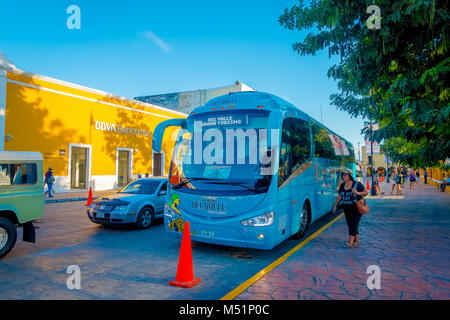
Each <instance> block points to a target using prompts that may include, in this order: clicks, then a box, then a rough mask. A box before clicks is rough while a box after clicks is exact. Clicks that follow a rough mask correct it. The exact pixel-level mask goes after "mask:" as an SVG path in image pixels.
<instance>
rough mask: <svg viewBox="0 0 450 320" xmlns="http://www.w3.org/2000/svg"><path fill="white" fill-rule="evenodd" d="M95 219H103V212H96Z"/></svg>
mask: <svg viewBox="0 0 450 320" xmlns="http://www.w3.org/2000/svg"><path fill="white" fill-rule="evenodd" d="M96 217H97V218H100V219H102V218H104V217H105V214H104V213H103V212H97V216H96Z"/></svg>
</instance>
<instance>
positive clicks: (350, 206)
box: [333, 169, 369, 247]
mask: <svg viewBox="0 0 450 320" xmlns="http://www.w3.org/2000/svg"><path fill="white" fill-rule="evenodd" d="M342 180H344V182H343V183H342V184H341V186H340V187H339V195H338V197H337V199H336V203H335V204H334V207H333V213H335V212H336V208H337V205H338V204H339V203H340V202H341V201H342V204H343V207H344V214H345V221H346V222H347V225H348V242H347V243H346V245H347V246H349V247H353V246H357V245H359V238H358V226H359V221H360V220H361V216H362V214H361V213H359V211H358V207H357V206H356V201H358V200H361V199H362V196H365V195H368V194H369V193H368V191H367V190H366V188H364V185H363V184H362V183H361V182H359V181H355V179H354V178H353V176H352V172H351V171H350V170H347V169H345V170H343V171H342Z"/></svg>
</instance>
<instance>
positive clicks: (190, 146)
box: [169, 110, 272, 195]
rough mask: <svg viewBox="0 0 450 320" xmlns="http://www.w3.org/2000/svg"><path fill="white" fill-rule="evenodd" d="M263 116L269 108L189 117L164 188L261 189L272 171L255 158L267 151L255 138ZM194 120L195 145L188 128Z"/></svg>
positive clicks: (202, 190)
mask: <svg viewBox="0 0 450 320" xmlns="http://www.w3.org/2000/svg"><path fill="white" fill-rule="evenodd" d="M268 116H269V112H264V111H256V112H255V111H250V110H247V111H245V112H243V110H240V111H233V112H229V111H228V112H227V111H223V112H220V113H217V112H211V113H203V114H199V115H195V116H191V117H189V120H188V123H187V128H185V129H183V131H182V132H181V134H180V137H179V139H178V142H177V144H176V146H175V150H174V155H175V156H174V157H173V161H172V164H171V168H170V179H169V182H170V187H171V188H173V189H180V190H183V191H185V192H189V193H199V194H200V193H201V194H223V195H231V194H255V193H262V192H267V189H268V187H269V185H270V181H271V179H272V175H269V174H265V173H264V172H265V171H264V168H266V167H267V166H270V165H271V163H267V162H265V164H263V163H262V161H261V154H263V152H267V144H264V143H262V142H261V141H262V140H261V136H262V135H264V134H265V133H266V132H267V127H268ZM199 123H201V125H200V126H201V133H200V134H201V135H202V137H200V139H201V140H202V142H201V143H200V149H199V147H198V144H197V142H198V140H197V141H196V139H198V136H197V135H198V130H197V129H195V130H194V128H195V126H197V125H199ZM197 128H198V127H197ZM199 154H200V158H198V155H199ZM269 154H270V153H267V155H269Z"/></svg>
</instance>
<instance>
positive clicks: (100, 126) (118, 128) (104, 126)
mask: <svg viewBox="0 0 450 320" xmlns="http://www.w3.org/2000/svg"><path fill="white" fill-rule="evenodd" d="M95 129H96V130H101V131H109V132H115V133H125V134H127V133H128V134H131V135H136V136H145V137H148V136H149V135H150V132H149V131H147V130H141V129H136V128H128V127H124V126H122V125H120V124H118V125H116V124H114V123H108V122H103V121H95Z"/></svg>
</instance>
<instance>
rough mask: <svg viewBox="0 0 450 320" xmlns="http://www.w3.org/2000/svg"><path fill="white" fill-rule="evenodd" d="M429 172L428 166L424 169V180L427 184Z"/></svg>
mask: <svg viewBox="0 0 450 320" xmlns="http://www.w3.org/2000/svg"><path fill="white" fill-rule="evenodd" d="M427 178H428V172H427V168H425V169H423V182H424V183H425V184H427Z"/></svg>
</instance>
